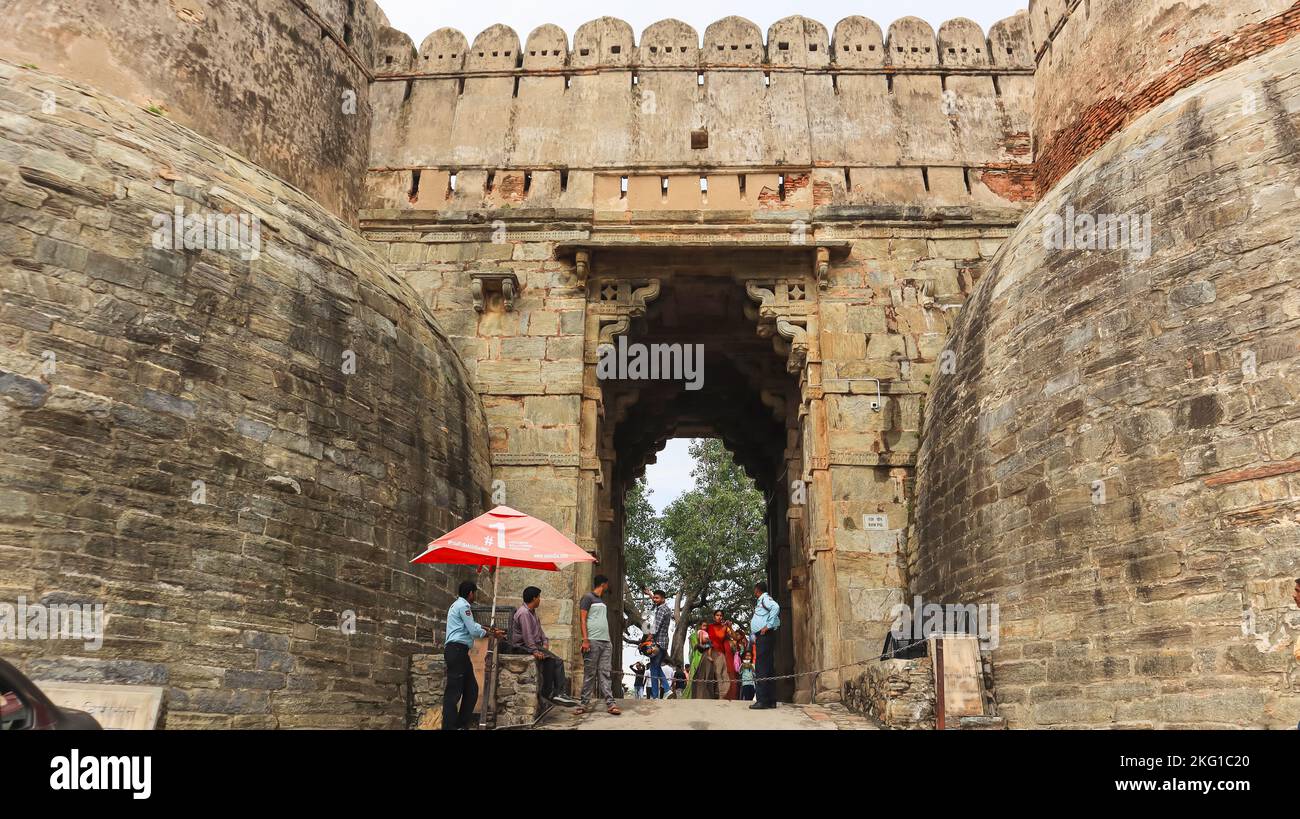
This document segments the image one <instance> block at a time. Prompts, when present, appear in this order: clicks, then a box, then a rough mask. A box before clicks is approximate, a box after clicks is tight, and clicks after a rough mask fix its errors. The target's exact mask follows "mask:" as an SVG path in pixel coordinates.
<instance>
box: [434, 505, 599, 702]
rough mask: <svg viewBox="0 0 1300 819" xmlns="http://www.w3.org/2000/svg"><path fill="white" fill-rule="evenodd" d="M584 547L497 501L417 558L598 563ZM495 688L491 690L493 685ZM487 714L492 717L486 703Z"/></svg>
mask: <svg viewBox="0 0 1300 819" xmlns="http://www.w3.org/2000/svg"><path fill="white" fill-rule="evenodd" d="M595 560H596V558H595V557H593V556H591V555H590V554H588V553H587V552H586V550H584V549H583V548H582V547H581V546H579V545H578V544H576V543H574V542H573V541H571V540H569V539H568V538H567V537H565V536H564V535H562V534H560V533H559V532H558V531H556V530H555V527H553V526H551V525H550V524H548V523H545V522H544V521H540V520H538V519H537V518H534V517H530V516H528V515H525V514H524V513H523V512H519V511H516V510H514V509H511V508H510V507H509V506H498V507H496V508H495V509H493V510H492V511H490V512H487V513H485V514H482V515H479V516H478V517H476V518H474V519H473V520H471V521H470V522H469V523H466V524H463V525H461V526H459V527H457V528H455V529H453V530H451V531H450V532H448V533H447V534H445V535H443V536H442V537H440V538H438V539H437V540H435V541H433V542H432V543H430V544H429V548H427V549H425V550H424V553H423V554H421V555H420V556H419V557H417V558H415V559H414V560H412V561H411V562H412V563H454V564H460V565H470V566H493V567H495V568H497V569H500V568H501V567H502V566H516V567H519V568H523V569H542V570H544V571H548V572H557V571H559V570H560V569H561V568H562V567H564V566H568V565H569V564H572V563H594V562H595ZM496 617H497V584H496V579H495V576H494V578H493V582H492V624H493V626H494V627H495V625H496ZM489 690H490V689H489ZM483 719H484V721H486V719H487V710H486V708H485V709H484V711H483Z"/></svg>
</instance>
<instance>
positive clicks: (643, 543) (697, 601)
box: [624, 438, 767, 662]
mask: <svg viewBox="0 0 1300 819" xmlns="http://www.w3.org/2000/svg"><path fill="white" fill-rule="evenodd" d="M689 452H690V454H691V457H692V458H694V459H695V468H694V469H692V470H691V475H692V476H693V477H694V478H695V488H694V489H691V490H690V491H688V492H685V493H683V494H682V495H681V496H680V497H678V498H677V499H676V500H674V501H673V502H672V503H670V504H669V505H668V507H667V508H666V509H665V510H664V513H663V515H662V516H655V514H654V509H653V508H652V507H651V506H650V502H649V498H648V494H649V491H650V490H649V489H647V488H646V486H645V480H644V479H642V480H640V481H638V482H637V484H636V485H635V486H634V487H632V489H630V490H629V491H628V493H627V499H626V501H625V507H626V510H627V524H626V527H625V530H624V531H625V554H626V565H627V574H628V577H627V579H628V584H629V586H630V588H631V589H632V590H633V593H634V594H635V593H638V592H640V591H641V590H642V589H647V588H649V589H654V588H663V589H665V590H667V591H668V595H669V597H670V598H671V599H673V601H674V610H675V614H676V616H677V628H676V630H675V634H674V639H673V645H672V647H671V649H670V652H669V654H670V657H671V658H672V659H673V661H674V662H680V661H681V659H682V656H683V653H684V651H683V647H684V644H685V637H686V635H687V634H688V633H689V631H690V629H689V628H684V627H683V626H693V625H696V624H698V623H700V622H702V621H704V620H706V619H709V618H711V617H712V614H713V610H714V609H722V610H723V611H724V612H725V613H726V615H727V617H729V618H731V619H737V620H740V621H742V622H743V621H744V620H745V619H746V617H747V615H748V612H749V610H750V609H751V608H753V604H754V601H753V592H752V590H753V587H754V583H756V582H757V581H759V580H761V579H762V577H763V570H764V565H765V563H766V555H767V530H766V527H765V526H764V525H763V511H764V504H763V496H762V495H761V494H760V493H759V492H758V490H757V489H755V488H754V484H753V482H752V481H751V480H750V479H749V477H748V476H746V475H745V473H744V470H742V469H741V468H740V467H739V466H738V465H737V464H736V462H735V461H734V460H733V459H732V457H731V453H729V452H727V450H726V448H725V447H724V446H723V445H722V442H721V441H720V440H718V439H716V438H703V439H698V440H695V441H692V442H691V445H690V449H689Z"/></svg>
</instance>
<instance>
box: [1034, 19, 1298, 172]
mask: <svg viewBox="0 0 1300 819" xmlns="http://www.w3.org/2000/svg"><path fill="white" fill-rule="evenodd" d="M1027 23H1028V25H1029V31H1030V39H1031V43H1032V45H1031V48H1032V51H1033V53H1034V55H1035V60H1036V61H1035V72H1034V87H1035V93H1034V106H1033V107H1034V112H1033V133H1034V162H1035V166H1036V170H1037V174H1036V175H1037V180H1038V185H1039V188H1040V189H1041V190H1044V191H1045V190H1047V189H1049V188H1051V187H1052V186H1053V185H1055V184H1056V183H1057V182H1058V181H1059V180H1060V179H1061V177H1062V176H1064V175H1065V173H1066V172H1068V171H1069V170H1070V168H1072V167H1074V165H1076V164H1077V163H1078V162H1079V161H1081V160H1082V159H1083V158H1084V157H1086V156H1088V155H1089V154H1091V153H1092V152H1093V151H1095V150H1097V149H1098V148H1100V147H1101V146H1102V145H1103V144H1104V143H1105V142H1106V140H1108V139H1110V138H1111V136H1113V135H1114V134H1115V133H1116V132H1117V131H1118V130H1119V129H1120V128H1122V127H1124V126H1125V125H1127V124H1128V123H1130V122H1132V121H1133V120H1134V119H1136V118H1137V117H1139V116H1141V115H1142V114H1143V113H1145V112H1146V111H1148V110H1149V109H1150V108H1151V107H1152V106H1154V105H1156V104H1158V103H1160V102H1163V101H1164V100H1166V99H1168V98H1169V97H1170V96H1172V95H1173V94H1174V93H1176V92H1178V91H1180V90H1182V89H1183V88H1186V87H1188V86H1189V85H1191V84H1192V83H1194V82H1196V81H1197V80H1199V79H1201V78H1202V77H1206V76H1208V75H1210V74H1212V73H1214V72H1216V71H1220V70H1222V69H1224V68H1227V67H1229V66H1232V65H1235V64H1236V63H1238V62H1240V61H1242V60H1245V59H1249V58H1250V57H1254V56H1256V55H1258V54H1261V53H1263V52H1264V51H1267V50H1268V49H1270V48H1272V47H1273V46H1275V45H1277V44H1278V43H1280V42H1283V41H1284V40H1286V39H1288V38H1290V37H1291V36H1293V35H1294V34H1295V33H1296V32H1297V31H1300V3H1298V2H1296V1H1295V0H1249V2H1241V1H1240V0H1179V2H1168V1H1167V0H1030V2H1029V14H1028V19H1027Z"/></svg>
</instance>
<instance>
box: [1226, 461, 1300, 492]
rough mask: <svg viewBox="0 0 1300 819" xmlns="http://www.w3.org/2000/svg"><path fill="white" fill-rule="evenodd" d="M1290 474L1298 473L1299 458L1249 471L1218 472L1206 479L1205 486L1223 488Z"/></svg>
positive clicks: (1299, 470) (1299, 468) (1276, 462)
mask: <svg viewBox="0 0 1300 819" xmlns="http://www.w3.org/2000/svg"><path fill="white" fill-rule="evenodd" d="M1292 472H1300V458H1292V459H1291V460H1289V461H1275V462H1273V463H1271V464H1264V465H1263V466H1256V467H1251V468H1250V469H1238V470H1236V471H1233V472H1220V473H1219V474H1217V475H1211V476H1210V477H1208V478H1206V479H1205V485H1206V486H1223V485H1224V484H1229V483H1241V482H1242V481H1257V480H1259V479H1260V478H1274V477H1277V476H1278V475H1289V474H1291V473H1292Z"/></svg>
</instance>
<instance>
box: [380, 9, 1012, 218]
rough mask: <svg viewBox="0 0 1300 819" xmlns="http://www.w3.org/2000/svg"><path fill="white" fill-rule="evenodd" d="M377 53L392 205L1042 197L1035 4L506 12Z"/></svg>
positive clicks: (606, 205)
mask: <svg viewBox="0 0 1300 819" xmlns="http://www.w3.org/2000/svg"><path fill="white" fill-rule="evenodd" d="M401 39H402V35H400V34H397V33H395V32H384V34H383V36H382V37H381V43H382V44H383V48H381V49H380V50H379V51H378V53H377V55H378V61H377V63H376V65H375V67H374V70H375V75H376V82H375V83H374V85H373V88H372V100H373V105H374V108H375V123H374V127H373V132H372V153H371V162H370V167H371V173H370V179H369V180H368V185H369V189H370V196H369V199H368V206H369V208H368V209H369V210H372V211H401V210H420V211H429V210H432V211H441V212H448V211H450V212H457V211H474V210H478V209H483V208H487V209H491V210H500V209H530V208H543V209H559V210H580V211H589V212H596V213H606V214H618V213H625V212H628V211H664V210H687V211H689V210H738V211H757V210H775V211H791V212H794V213H795V214H796V215H797V213H798V212H803V211H811V210H812V209H814V208H818V207H825V206H845V207H860V208H866V209H868V210H870V209H871V208H875V207H881V206H891V207H894V208H895V209H898V208H909V207H911V208H913V210H914V213H913V215H914V216H915V215H917V213H919V211H916V210H915V207H929V208H931V209H932V210H933V209H942V208H945V207H954V206H956V207H964V208H967V210H972V209H973V210H981V209H982V210H985V211H987V210H988V209H990V208H993V209H997V208H1002V209H1003V210H1004V214H1003V215H1004V216H1005V211H1006V210H1007V209H1010V210H1012V211H1015V210H1017V209H1018V208H1019V207H1020V204H1019V203H1021V202H1024V201H1026V200H1027V199H1030V198H1032V188H1031V187H1030V186H1028V185H1027V184H1026V183H1027V180H1028V179H1029V171H1028V168H1029V161H1030V155H1029V154H1030V145H1029V112H1030V107H1031V92H1032V87H1033V76H1032V71H1033V68H1032V66H1033V60H1032V44H1031V42H1030V40H1029V26H1028V24H1027V22H1026V21H1025V15H1024V14H1020V15H1017V16H1015V17H1012V18H1009V19H1008V20H1004V21H1002V22H1000V23H998V24H996V25H995V26H993V27H992V29H991V30H990V31H989V33H988V34H987V35H986V34H985V33H984V32H983V30H982V29H981V28H980V27H979V26H978V25H977V24H976V23H974V22H972V21H970V20H965V19H957V20H951V21H949V22H947V23H944V24H943V25H942V26H940V28H939V30H938V32H937V33H936V32H935V30H934V29H933V28H932V27H931V26H930V25H929V24H928V23H926V22H924V21H922V20H920V19H917V18H915V17H904V18H902V19H900V20H897V21H895V22H894V23H893V24H892V25H891V26H890V27H889V29H888V31H887V32H882V30H881V28H880V26H879V25H878V24H876V23H875V22H873V21H871V20H868V19H866V18H864V17H849V18H846V19H844V20H841V21H840V22H839V23H837V24H836V25H835V26H834V28H833V29H828V27H827V26H825V25H823V24H822V23H820V22H817V21H815V20H811V19H808V18H806V17H802V16H798V15H795V16H791V17H786V18H783V19H781V20H778V21H777V22H775V23H773V24H772V25H771V26H770V27H769V28H768V30H767V31H766V32H764V31H763V30H762V29H760V28H759V27H758V26H757V25H755V24H754V23H753V22H751V21H749V20H746V19H744V18H741V17H727V18H724V19H722V20H718V21H717V22H714V23H712V24H711V25H709V26H708V27H706V28H705V29H704V32H703V34H702V35H701V34H700V33H699V32H697V30H696V29H694V28H692V27H691V26H689V25H687V24H686V23H684V22H682V21H680V20H662V21H659V22H657V23H654V24H652V25H650V26H648V27H647V28H646V29H645V30H644V31H643V32H642V33H641V36H640V38H639V40H638V39H637V38H636V37H635V36H634V32H633V31H632V28H631V27H630V26H629V25H628V24H627V23H626V22H624V21H622V20H618V19H616V18H612V17H602V18H600V19H597V20H593V21H591V22H589V23H586V24H584V25H582V26H581V27H579V28H578V30H577V31H576V32H574V34H573V39H572V44H570V42H569V40H568V37H567V36H566V35H565V33H564V31H563V30H561V29H560V28H558V27H556V26H553V25H544V26H540V27H538V28H537V29H536V30H534V31H532V32H531V33H530V34H529V35H528V37H527V38H526V39H524V40H523V45H522V46H521V45H520V42H521V40H520V38H519V36H518V35H517V34H516V33H515V32H514V31H513V30H512V29H510V28H509V27H507V26H502V25H496V26H492V27H491V28H489V29H487V30H486V31H484V32H482V33H481V34H479V35H478V36H477V37H475V38H474V40H473V43H472V44H470V43H468V42H467V39H466V38H465V37H464V36H463V35H462V34H460V33H459V32H457V31H455V30H453V29H440V30H438V31H435V32H433V33H432V34H430V35H429V36H428V37H426V38H425V40H424V41H423V42H422V43H421V44H420V47H419V48H418V49H416V48H415V46H414V45H413V44H411V43H410V42H409V41H408V42H407V45H406V47H405V49H404V50H403V49H402V48H401V47H400V45H398V44H399V43H400V41H401Z"/></svg>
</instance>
